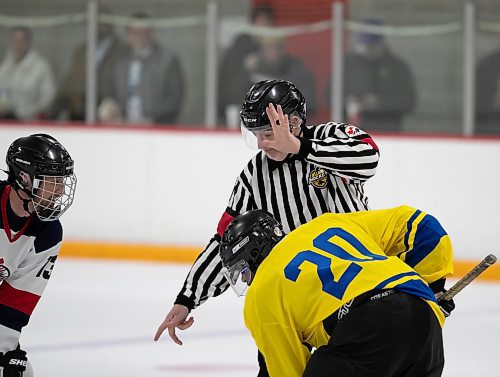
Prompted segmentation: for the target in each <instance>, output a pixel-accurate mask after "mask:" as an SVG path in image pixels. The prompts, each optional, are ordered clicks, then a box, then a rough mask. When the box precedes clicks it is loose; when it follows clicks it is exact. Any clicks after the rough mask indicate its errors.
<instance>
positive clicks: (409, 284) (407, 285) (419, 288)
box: [375, 271, 436, 302]
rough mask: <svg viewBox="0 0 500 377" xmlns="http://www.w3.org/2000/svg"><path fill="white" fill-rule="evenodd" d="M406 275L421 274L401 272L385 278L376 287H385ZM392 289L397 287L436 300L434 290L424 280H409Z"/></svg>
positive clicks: (399, 289)
mask: <svg viewBox="0 0 500 377" xmlns="http://www.w3.org/2000/svg"><path fill="white" fill-rule="evenodd" d="M405 276H420V275H419V274H417V273H416V272H414V271H410V272H404V273H401V274H397V275H394V276H392V277H390V278H389V279H385V280H384V281H383V282H382V283H380V284H379V285H377V286H376V287H375V289H384V288H385V287H386V285H388V284H389V283H391V282H393V281H396V280H399V279H401V278H403V277H405ZM391 289H396V290H398V291H401V292H406V293H408V294H410V295H414V296H418V297H421V298H423V299H425V300H429V301H434V302H436V297H435V296H434V293H433V292H432V290H431V289H430V288H429V287H428V286H427V285H426V284H425V283H424V282H423V281H422V280H408V281H405V282H404V283H401V284H398V285H396V286H394V287H393V288H391Z"/></svg>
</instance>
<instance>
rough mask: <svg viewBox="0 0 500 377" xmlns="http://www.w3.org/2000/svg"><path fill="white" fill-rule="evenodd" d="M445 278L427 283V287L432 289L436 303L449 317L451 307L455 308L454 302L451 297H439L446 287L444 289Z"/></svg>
mask: <svg viewBox="0 0 500 377" xmlns="http://www.w3.org/2000/svg"><path fill="white" fill-rule="evenodd" d="M445 282H446V279H440V280H437V281H435V282H434V283H431V284H429V287H430V288H431V289H432V291H433V292H434V294H435V295H436V299H437V303H438V305H439V307H440V308H441V311H442V312H443V314H444V316H445V317H449V316H450V314H451V312H452V311H453V309H455V302H454V301H453V299H451V300H440V299H439V298H440V297H441V296H442V295H444V294H445V293H446V289H444V283H445Z"/></svg>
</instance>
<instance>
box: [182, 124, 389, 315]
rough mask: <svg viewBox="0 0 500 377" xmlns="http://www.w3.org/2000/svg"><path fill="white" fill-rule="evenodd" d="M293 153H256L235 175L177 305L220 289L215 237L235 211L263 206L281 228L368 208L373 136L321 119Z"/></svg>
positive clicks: (305, 129)
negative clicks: (282, 156)
mask: <svg viewBox="0 0 500 377" xmlns="http://www.w3.org/2000/svg"><path fill="white" fill-rule="evenodd" d="M300 141H301V147H300V151H299V153H298V154H297V155H294V156H293V157H292V158H288V159H287V160H286V161H285V162H276V161H273V160H271V159H269V158H267V157H266V156H265V154H264V153H263V152H262V151H260V152H259V153H258V154H257V155H255V156H254V157H253V158H252V159H251V160H250V162H249V163H248V164H247V166H246V167H245V168H244V169H243V171H242V172H241V174H240V175H239V176H238V178H237V179H236V183H235V185H234V188H233V192H232V194H231V197H230V199H229V203H228V207H227V208H226V211H225V212H224V214H223V215H222V218H221V220H220V221H219V226H218V228H217V234H216V235H215V236H214V237H213V238H212V239H211V240H210V242H209V244H208V246H207V247H206V248H205V250H204V251H203V252H202V253H201V254H200V255H199V257H198V258H197V260H196V261H195V263H194V264H193V266H192V268H191V270H190V272H189V274H188V276H187V278H186V281H185V283H184V286H183V287H182V290H181V292H180V293H179V295H178V296H177V300H176V303H177V304H182V305H185V306H187V307H188V308H190V309H194V308H195V307H197V306H199V305H200V304H201V303H203V302H204V301H206V300H207V299H208V298H209V297H212V296H217V295H219V294H221V293H222V292H224V291H225V290H226V289H227V287H228V283H227V281H226V279H225V278H224V275H223V274H222V273H221V270H222V264H221V261H220V257H219V254H218V249H219V241H220V237H221V236H222V233H223V232H224V230H225V229H226V227H227V225H228V224H229V223H230V222H231V220H232V219H233V218H234V217H236V216H237V215H239V214H241V213H243V212H245V211H248V210H251V209H264V210H266V211H269V212H270V213H272V214H273V215H274V217H275V218H276V219H277V220H278V221H279V222H281V224H282V225H283V229H284V230H285V232H287V233H288V232H291V231H292V230H294V229H295V228H297V227H298V226H300V225H302V224H304V223H306V222H308V221H309V220H311V219H313V218H315V217H317V216H319V215H321V214H323V213H325V212H335V213H347V212H355V211H363V210H367V209H368V199H367V197H366V195H365V193H364V190H363V184H364V182H365V181H366V180H367V179H368V178H370V177H372V176H373V175H374V174H375V171H376V168H377V164H378V160H379V152H378V148H377V146H376V144H375V143H374V142H373V140H372V138H371V137H370V136H369V135H368V134H367V133H365V132H364V131H362V130H360V129H359V128H357V127H354V126H351V125H348V124H339V123H326V124H322V125H319V126H306V127H303V128H302V134H301V137H300Z"/></svg>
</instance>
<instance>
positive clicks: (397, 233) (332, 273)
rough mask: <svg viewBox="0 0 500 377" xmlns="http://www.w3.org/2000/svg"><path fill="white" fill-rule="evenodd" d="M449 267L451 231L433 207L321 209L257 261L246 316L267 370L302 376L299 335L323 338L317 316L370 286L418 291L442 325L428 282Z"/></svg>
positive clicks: (318, 342) (305, 354)
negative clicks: (335, 211)
mask: <svg viewBox="0 0 500 377" xmlns="http://www.w3.org/2000/svg"><path fill="white" fill-rule="evenodd" d="M452 272H453V265H452V246H451V242H450V239H449V237H448V235H447V234H446V232H445V231H444V229H443V228H442V227H441V225H440V224H439V222H438V221H437V220H436V219H435V218H434V217H432V216H431V215H428V214H426V213H424V212H422V211H420V210H417V209H415V208H411V207H408V206H401V207H397V208H394V209H387V210H377V211H364V212H355V213H349V214H333V213H327V214H324V215H321V216H319V217H317V218H316V219H314V220H312V221H310V222H309V223H307V224H304V225H302V226H300V227H299V228H297V229H296V230H295V231H293V232H291V233H290V234H288V235H287V236H286V237H285V238H284V239H283V240H282V241H281V242H280V243H279V244H277V245H276V246H275V248H274V249H273V250H272V251H271V253H270V254H269V256H268V257H267V258H266V259H265V260H264V261H263V263H262V264H261V265H260V266H259V268H258V270H257V273H256V275H255V278H254V280H253V282H252V284H251V286H250V287H249V289H248V291H247V295H246V300H245V309H244V316H245V324H246V326H247V327H248V329H249V330H250V332H251V333H252V336H253V338H254V339H255V342H256V344H257V347H258V348H259V350H260V351H261V352H262V354H263V355H264V358H265V360H266V364H267V368H268V371H269V373H270V376H271V377H280V376H281V377H294V376H301V375H302V373H303V371H304V369H305V365H306V362H307V360H308V359H309V357H310V352H309V350H308V349H307V348H306V347H305V346H304V345H303V342H306V343H309V344H311V345H312V346H313V347H316V348H317V347H320V346H322V345H325V344H326V343H328V340H329V334H327V333H326V331H325V330H324V328H323V324H322V321H323V320H324V319H325V318H327V317H328V316H330V315H331V314H332V313H334V312H335V311H336V310H338V309H339V308H340V307H341V306H342V305H344V304H345V303H347V302H348V301H350V300H351V299H353V298H355V297H357V296H359V295H360V294H362V293H365V292H367V291H370V290H372V289H389V288H394V289H396V290H400V291H404V292H407V293H409V294H412V295H416V296H419V297H421V298H422V299H424V300H425V301H426V302H427V303H428V304H429V306H430V307H431V309H432V310H433V312H434V313H435V315H436V317H437V318H438V320H439V322H440V324H441V326H442V325H443V323H444V316H443V314H442V312H441V310H440V309H439V306H438V305H437V303H436V300H435V298H434V294H433V292H432V291H431V289H430V288H429V287H428V285H427V283H432V282H434V281H436V280H438V279H441V278H443V277H447V276H450V275H451V274H452ZM388 320H390V319H388Z"/></svg>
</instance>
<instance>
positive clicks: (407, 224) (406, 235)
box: [404, 209, 422, 252]
mask: <svg viewBox="0 0 500 377" xmlns="http://www.w3.org/2000/svg"><path fill="white" fill-rule="evenodd" d="M421 213H422V211H420V210H419V209H417V210H416V211H415V213H414V214H413V215H412V216H411V217H410V219H409V220H408V222H407V223H406V229H407V231H406V234H405V241H404V242H405V252H406V251H408V249H409V248H410V245H409V244H408V239H409V238H410V233H411V228H412V225H413V222H414V221H415V219H416V218H417V217H418V215H420V214H421Z"/></svg>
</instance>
